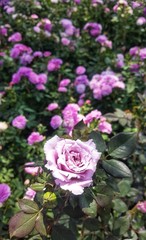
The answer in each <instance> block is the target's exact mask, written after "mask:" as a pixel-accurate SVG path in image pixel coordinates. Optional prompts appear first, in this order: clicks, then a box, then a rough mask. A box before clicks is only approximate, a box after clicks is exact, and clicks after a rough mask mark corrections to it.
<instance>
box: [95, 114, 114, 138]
mask: <svg viewBox="0 0 146 240" xmlns="http://www.w3.org/2000/svg"><path fill="white" fill-rule="evenodd" d="M98 130H99V131H100V132H103V133H107V134H110V133H111V132H112V126H111V124H110V123H108V122H106V118H105V117H101V119H100V123H99V125H98Z"/></svg>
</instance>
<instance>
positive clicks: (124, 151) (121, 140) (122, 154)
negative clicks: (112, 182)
mask: <svg viewBox="0 0 146 240" xmlns="http://www.w3.org/2000/svg"><path fill="white" fill-rule="evenodd" d="M135 147H136V134H135V133H119V134H117V135H116V136H115V137H113V138H111V140H110V142H109V144H108V148H109V155H110V156H111V157H115V158H127V157H128V156H129V155H131V154H132V153H133V151H134V150H135Z"/></svg>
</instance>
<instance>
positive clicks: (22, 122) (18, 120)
mask: <svg viewBox="0 0 146 240" xmlns="http://www.w3.org/2000/svg"><path fill="white" fill-rule="evenodd" d="M26 123H27V119H26V117H24V116H23V115H19V116H17V117H15V118H14V119H13V121H12V126H13V127H16V128H18V129H24V128H25V126H26Z"/></svg>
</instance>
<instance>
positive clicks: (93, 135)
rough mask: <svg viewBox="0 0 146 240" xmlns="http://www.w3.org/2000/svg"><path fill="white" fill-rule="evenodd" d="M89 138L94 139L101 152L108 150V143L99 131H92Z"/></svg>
mask: <svg viewBox="0 0 146 240" xmlns="http://www.w3.org/2000/svg"><path fill="white" fill-rule="evenodd" d="M89 139H93V141H94V143H95V144H96V148H97V150H98V151H99V152H104V151H105V150H106V144H105V141H104V140H103V138H102V136H101V134H100V133H99V132H97V131H96V132H95V131H93V132H91V133H90V134H89Z"/></svg>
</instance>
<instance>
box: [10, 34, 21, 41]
mask: <svg viewBox="0 0 146 240" xmlns="http://www.w3.org/2000/svg"><path fill="white" fill-rule="evenodd" d="M21 40H22V35H21V33H19V32H16V33H13V34H12V35H11V36H10V37H9V38H8V41H9V42H20V41H21Z"/></svg>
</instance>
